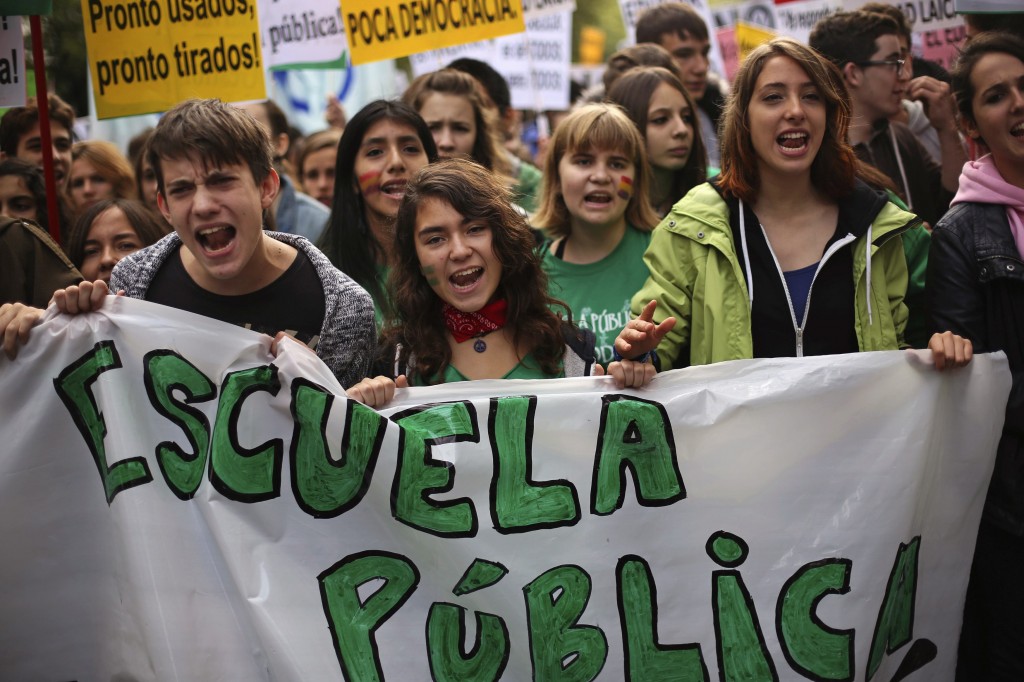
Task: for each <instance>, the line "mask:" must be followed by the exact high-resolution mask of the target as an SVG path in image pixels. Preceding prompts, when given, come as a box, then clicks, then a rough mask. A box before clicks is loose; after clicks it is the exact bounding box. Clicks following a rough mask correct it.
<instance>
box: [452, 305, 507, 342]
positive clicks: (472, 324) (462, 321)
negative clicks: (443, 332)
mask: <svg viewBox="0 0 1024 682" xmlns="http://www.w3.org/2000/svg"><path fill="white" fill-rule="evenodd" d="M443 312H444V326H446V327H448V331H450V332H451V333H452V336H454V337H455V341H456V342H457V343H462V342H463V341H468V340H469V339H472V338H475V337H477V336H483V335H484V334H488V333H490V332H493V331H496V330H498V329H501V328H502V327H504V326H505V319H506V316H507V314H508V302H507V301H506V300H505V299H503V298H499V299H497V300H495V301H491V302H490V303H488V304H487V305H485V306H484V307H483V308H481V309H480V310H477V311H476V312H472V313H464V312H462V311H461V310H459V309H458V308H453V307H452V306H450V305H448V304H447V303H445V304H444V309H443Z"/></svg>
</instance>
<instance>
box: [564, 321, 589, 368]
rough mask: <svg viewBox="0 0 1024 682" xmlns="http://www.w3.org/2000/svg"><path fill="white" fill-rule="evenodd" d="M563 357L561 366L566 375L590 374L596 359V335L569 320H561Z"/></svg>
mask: <svg viewBox="0 0 1024 682" xmlns="http://www.w3.org/2000/svg"><path fill="white" fill-rule="evenodd" d="M562 339H563V340H564V341H565V346H566V348H565V350H566V353H565V358H564V359H563V360H562V368H563V371H564V374H565V376H567V377H587V376H590V373H591V371H592V370H593V368H594V363H595V362H596V361H597V337H595V336H594V332H592V331H590V330H589V329H581V328H580V327H577V326H576V325H574V324H573V323H571V322H566V321H563V322H562Z"/></svg>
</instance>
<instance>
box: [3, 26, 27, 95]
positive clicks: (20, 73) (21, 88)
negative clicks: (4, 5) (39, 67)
mask: <svg viewBox="0 0 1024 682" xmlns="http://www.w3.org/2000/svg"><path fill="white" fill-rule="evenodd" d="M27 84H28V79H27V78H26V77H25V37H24V35H23V34H22V32H21V17H6V16H0V107H20V106H22V105H24V104H25V93H26V85H27Z"/></svg>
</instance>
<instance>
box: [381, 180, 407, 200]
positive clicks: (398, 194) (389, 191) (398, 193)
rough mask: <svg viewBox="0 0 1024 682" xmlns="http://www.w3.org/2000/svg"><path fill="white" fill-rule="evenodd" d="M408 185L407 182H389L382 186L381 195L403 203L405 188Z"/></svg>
mask: <svg viewBox="0 0 1024 682" xmlns="http://www.w3.org/2000/svg"><path fill="white" fill-rule="evenodd" d="M407 184H408V181H407V180H389V181H388V182H385V183H382V184H381V186H380V193H381V194H383V195H384V196H386V197H388V198H390V199H394V200H395V201H401V200H402V197H404V196H405V186H406V185H407Z"/></svg>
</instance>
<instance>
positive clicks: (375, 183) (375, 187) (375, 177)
mask: <svg viewBox="0 0 1024 682" xmlns="http://www.w3.org/2000/svg"><path fill="white" fill-rule="evenodd" d="M356 180H358V181H359V193H360V194H362V195H363V196H364V197H368V196H370V195H373V194H376V193H377V192H379V191H380V171H370V172H368V173H363V174H362V175H360V176H359V177H358V178H356Z"/></svg>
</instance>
